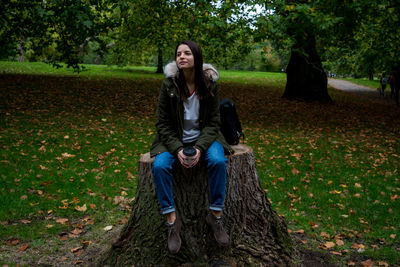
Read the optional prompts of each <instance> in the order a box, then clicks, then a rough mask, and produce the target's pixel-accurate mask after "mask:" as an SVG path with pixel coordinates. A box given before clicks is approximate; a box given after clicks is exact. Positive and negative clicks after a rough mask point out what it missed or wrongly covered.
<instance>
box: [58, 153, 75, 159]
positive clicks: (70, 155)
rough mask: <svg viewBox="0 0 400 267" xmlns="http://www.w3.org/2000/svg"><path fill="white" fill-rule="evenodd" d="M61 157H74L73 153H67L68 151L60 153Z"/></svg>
mask: <svg viewBox="0 0 400 267" xmlns="http://www.w3.org/2000/svg"><path fill="white" fill-rule="evenodd" d="M61 157H63V158H73V157H75V155H72V154H69V153H67V152H65V153H62V154H61Z"/></svg>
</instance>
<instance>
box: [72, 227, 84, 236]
mask: <svg viewBox="0 0 400 267" xmlns="http://www.w3.org/2000/svg"><path fill="white" fill-rule="evenodd" d="M82 232H83V230H81V229H77V228H75V229H74V230H72V231H71V233H72V234H74V235H79V234H81V233H82Z"/></svg>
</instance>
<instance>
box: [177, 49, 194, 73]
mask: <svg viewBox="0 0 400 267" xmlns="http://www.w3.org/2000/svg"><path fill="white" fill-rule="evenodd" d="M176 64H177V65H178V67H179V68H180V69H182V70H185V69H193V68H194V57H193V53H192V50H190V48H189V46H187V45H185V44H181V45H180V46H179V47H178V50H176Z"/></svg>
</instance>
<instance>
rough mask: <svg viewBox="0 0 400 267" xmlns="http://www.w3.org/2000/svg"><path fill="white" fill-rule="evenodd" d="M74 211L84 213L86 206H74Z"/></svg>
mask: <svg viewBox="0 0 400 267" xmlns="http://www.w3.org/2000/svg"><path fill="white" fill-rule="evenodd" d="M75 210H77V211H80V212H85V211H86V210H87V207H86V204H84V205H83V206H82V207H79V206H78V205H77V206H75Z"/></svg>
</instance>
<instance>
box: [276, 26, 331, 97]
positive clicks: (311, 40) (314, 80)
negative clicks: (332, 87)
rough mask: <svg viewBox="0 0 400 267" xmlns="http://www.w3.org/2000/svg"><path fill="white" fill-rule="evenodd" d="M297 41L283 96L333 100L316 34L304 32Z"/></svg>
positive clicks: (287, 69)
mask: <svg viewBox="0 0 400 267" xmlns="http://www.w3.org/2000/svg"><path fill="white" fill-rule="evenodd" d="M296 41H297V43H296V45H295V46H294V47H293V48H292V52H291V55H290V59H289V64H288V66H287V68H286V74H287V76H286V87H285V92H284V93H283V96H282V97H283V98H286V99H300V100H304V101H319V102H331V101H332V99H331V97H330V96H329V95H328V79H327V77H326V73H325V71H324V69H323V67H322V63H321V59H320V57H319V55H318V53H317V49H316V44H315V37H314V35H313V34H311V33H304V35H301V36H298V37H297V38H296Z"/></svg>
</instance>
